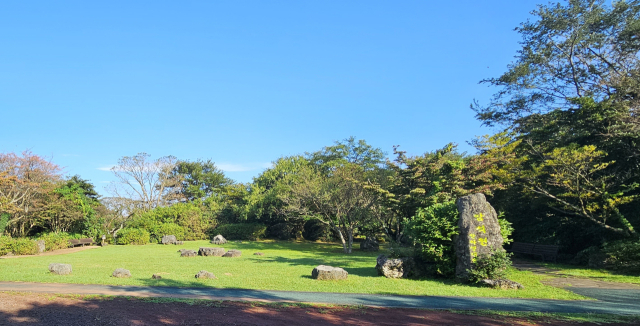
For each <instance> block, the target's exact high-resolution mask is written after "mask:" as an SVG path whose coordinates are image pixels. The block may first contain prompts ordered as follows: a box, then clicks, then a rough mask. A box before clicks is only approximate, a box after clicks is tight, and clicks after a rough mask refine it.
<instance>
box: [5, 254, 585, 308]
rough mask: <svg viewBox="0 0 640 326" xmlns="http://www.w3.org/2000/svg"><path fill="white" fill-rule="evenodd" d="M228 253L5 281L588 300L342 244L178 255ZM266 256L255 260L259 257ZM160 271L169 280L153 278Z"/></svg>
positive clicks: (121, 258) (104, 257) (107, 258)
mask: <svg viewBox="0 0 640 326" xmlns="http://www.w3.org/2000/svg"><path fill="white" fill-rule="evenodd" d="M199 247H220V246H217V245H212V244H210V243H209V242H208V241H188V242H185V244H184V245H180V246H175V245H166V246H163V245H156V244H150V245H145V246H107V247H103V248H97V249H90V250H85V251H81V252H77V253H72V254H65V255H58V256H39V257H38V256H34V257H21V258H13V259H0V281H24V282H44V283H79V284H107V285H142V286H177V287H213V288H240V289H256V290H284V291H312V292H340V293H373V294H403V295H436V296H475V297H512V298H547V299H585V298H584V297H582V296H579V295H576V294H573V293H571V292H569V291H566V290H562V289H558V288H554V287H550V286H546V285H543V284H542V283H541V282H540V281H541V280H542V279H544V278H545V277H544V276H540V275H534V274H532V273H531V272H520V271H516V270H512V271H511V273H510V275H509V278H510V279H512V280H514V281H517V282H520V283H522V284H523V285H524V286H525V289H524V290H517V291H516V290H496V289H490V288H483V287H477V286H473V285H463V284H457V283H455V282H453V281H450V280H444V279H423V280H405V279H387V278H385V277H382V276H378V275H377V271H376V269H375V265H376V257H377V256H378V254H379V253H368V252H361V251H359V250H355V252H354V253H352V254H350V255H346V254H344V253H342V247H341V246H340V245H337V244H325V243H296V242H280V241H259V242H244V243H236V242H230V243H228V244H225V245H223V246H221V247H224V248H225V249H227V250H228V249H239V250H242V257H238V258H225V257H200V256H198V257H189V258H187V257H180V253H179V252H177V251H178V249H182V248H184V249H193V250H198V248H199ZM258 251H259V252H262V253H264V256H255V255H253V253H254V252H258ZM50 263H66V264H71V265H72V266H73V273H72V274H71V275H64V276H62V275H54V274H51V273H50V272H49V270H48V266H49V264H50ZM320 264H324V265H331V266H337V267H342V268H344V269H345V270H347V272H348V273H349V278H348V279H347V280H340V281H318V280H314V279H312V278H311V271H312V269H313V268H314V267H315V266H317V265H320ZM116 268H126V269H128V270H130V271H131V274H132V277H131V278H129V279H119V278H113V277H111V273H112V272H113V270H115V269H116ZM200 270H207V271H209V272H212V273H214V274H215V275H216V276H217V277H218V279H217V280H197V279H195V278H194V276H195V274H196V273H197V272H198V271H200ZM154 273H157V274H160V275H161V276H162V279H161V280H154V279H152V278H151V275H152V274H154Z"/></svg>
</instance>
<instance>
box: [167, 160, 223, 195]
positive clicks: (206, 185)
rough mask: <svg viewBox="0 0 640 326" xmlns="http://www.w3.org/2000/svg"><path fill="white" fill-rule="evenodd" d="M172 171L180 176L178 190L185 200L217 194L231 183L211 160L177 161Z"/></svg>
mask: <svg viewBox="0 0 640 326" xmlns="http://www.w3.org/2000/svg"><path fill="white" fill-rule="evenodd" d="M172 173H173V174H174V175H177V176H180V180H181V187H180V191H181V194H182V196H184V198H185V199H186V200H187V201H192V200H196V199H204V198H206V197H210V196H213V195H217V194H219V193H220V191H221V189H222V188H224V187H225V186H227V185H230V184H232V183H233V182H232V181H231V179H228V178H227V177H226V176H225V175H224V172H222V170H220V169H218V167H216V165H215V163H214V162H212V161H211V160H207V161H202V160H198V161H195V162H188V161H179V162H178V163H177V164H176V166H175V168H174V170H173V172H172Z"/></svg>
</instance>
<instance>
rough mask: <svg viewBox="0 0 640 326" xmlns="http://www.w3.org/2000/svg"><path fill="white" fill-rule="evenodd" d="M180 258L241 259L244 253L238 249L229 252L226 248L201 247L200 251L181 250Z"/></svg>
mask: <svg viewBox="0 0 640 326" xmlns="http://www.w3.org/2000/svg"><path fill="white" fill-rule="evenodd" d="M178 252H180V257H195V256H209V257H240V256H242V251H240V250H236V249H229V251H225V250H224V248H218V247H215V248H209V247H200V249H198V251H197V252H196V251H195V250H190V249H180V250H178Z"/></svg>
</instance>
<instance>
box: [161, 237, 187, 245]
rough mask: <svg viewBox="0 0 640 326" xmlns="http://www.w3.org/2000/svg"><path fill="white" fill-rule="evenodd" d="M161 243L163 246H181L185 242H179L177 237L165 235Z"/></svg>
mask: <svg viewBox="0 0 640 326" xmlns="http://www.w3.org/2000/svg"><path fill="white" fill-rule="evenodd" d="M160 242H161V243H162V244H163V245H168V244H173V245H181V244H183V243H184V242H183V241H178V239H177V238H176V236H175V235H164V236H162V239H161V240H160Z"/></svg>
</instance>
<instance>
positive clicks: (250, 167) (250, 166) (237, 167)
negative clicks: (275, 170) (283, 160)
mask: <svg viewBox="0 0 640 326" xmlns="http://www.w3.org/2000/svg"><path fill="white" fill-rule="evenodd" d="M216 166H218V168H220V170H222V171H225V172H246V171H255V170H260V169H266V168H268V167H271V163H244V164H234V163H217V164H216Z"/></svg>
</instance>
